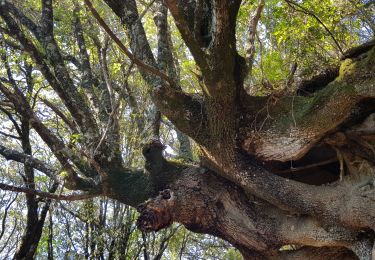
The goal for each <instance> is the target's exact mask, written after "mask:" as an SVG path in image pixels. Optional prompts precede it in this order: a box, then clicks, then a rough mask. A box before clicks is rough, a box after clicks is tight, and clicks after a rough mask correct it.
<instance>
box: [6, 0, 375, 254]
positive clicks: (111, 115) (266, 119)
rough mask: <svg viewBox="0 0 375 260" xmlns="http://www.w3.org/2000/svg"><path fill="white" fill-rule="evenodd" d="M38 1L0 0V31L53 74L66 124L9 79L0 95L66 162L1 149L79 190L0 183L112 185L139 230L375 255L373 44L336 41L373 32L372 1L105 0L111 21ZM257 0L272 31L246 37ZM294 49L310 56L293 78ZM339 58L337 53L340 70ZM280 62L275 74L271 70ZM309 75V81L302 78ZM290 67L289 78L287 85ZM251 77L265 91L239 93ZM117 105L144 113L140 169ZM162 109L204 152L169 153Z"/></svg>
mask: <svg viewBox="0 0 375 260" xmlns="http://www.w3.org/2000/svg"><path fill="white" fill-rule="evenodd" d="M40 2H41V5H39V4H36V3H35V2H33V1H31V4H30V3H18V2H15V3H13V2H9V1H2V5H1V6H0V16H1V18H2V25H1V27H0V30H1V33H2V41H3V44H5V45H6V46H8V47H10V48H12V49H13V50H15V51H16V52H18V53H22V54H24V53H25V54H27V55H28V56H29V57H31V58H32V60H33V63H34V64H35V65H36V66H37V68H38V69H37V72H36V74H37V75H38V77H41V78H42V81H43V84H46V85H48V87H47V88H46V89H45V90H44V91H45V92H44V95H45V97H44V98H43V99H42V98H40V99H41V100H42V101H43V102H44V106H45V107H48V108H49V109H51V110H52V111H53V112H54V113H56V115H58V116H59V118H60V119H61V120H62V122H63V123H60V124H61V127H63V128H64V130H63V133H64V134H65V136H59V132H58V131H54V130H53V129H50V128H49V127H47V125H46V123H43V122H42V120H41V116H40V115H38V114H37V111H38V110H37V109H36V108H35V107H32V106H30V104H29V103H28V101H27V97H26V96H25V94H24V93H23V92H22V91H21V89H20V87H18V86H12V85H11V84H10V83H11V82H9V80H6V79H1V81H0V91H1V93H2V94H3V96H2V103H1V106H2V107H4V109H6V111H12V112H13V113H16V114H17V115H19V116H20V118H27V120H28V122H29V124H30V126H31V127H32V128H33V129H34V130H35V131H36V132H37V133H38V135H39V136H40V138H41V139H42V140H43V141H44V143H45V144H46V145H47V146H48V147H49V149H50V150H51V152H52V153H53V154H54V156H55V157H56V159H57V160H58V162H59V163H60V167H62V170H61V171H59V170H57V169H54V168H53V167H52V166H51V165H48V164H46V163H44V162H43V161H41V160H40V159H38V158H36V157H32V156H30V154H27V153H21V152H18V151H16V150H14V149H10V148H8V147H5V146H1V149H0V153H1V154H2V155H3V156H4V157H5V158H7V159H10V160H15V161H18V162H21V163H24V164H27V165H28V166H29V167H32V168H34V169H36V170H38V171H40V172H43V173H45V174H46V175H47V176H49V177H50V178H52V179H55V180H56V181H59V180H60V183H61V185H62V186H64V187H65V188H67V189H70V190H77V191H81V192H82V193H80V194H78V195H77V194H73V195H64V194H59V195H58V194H51V193H48V192H42V191H39V190H35V189H34V188H33V187H31V188H30V187H28V188H22V187H15V186H11V185H7V184H4V183H3V184H1V188H2V189H8V190H14V191H22V192H25V193H27V194H32V195H34V196H35V195H36V196H41V197H47V198H53V199H66V200H74V199H81V198H86V197H94V196H107V197H109V198H112V199H116V200H118V201H120V202H122V203H124V204H126V205H129V206H132V207H137V209H138V211H139V212H140V217H139V219H138V227H139V228H140V229H141V230H143V231H158V230H160V229H162V228H165V227H168V226H169V225H171V223H172V222H178V223H181V224H183V225H184V226H185V227H187V228H188V229H189V230H192V231H194V232H198V233H205V234H211V235H214V236H217V237H220V238H223V239H224V240H226V241H228V242H230V243H232V244H233V245H234V246H235V247H236V248H237V249H239V250H240V251H241V253H242V255H243V256H244V258H245V259H263V258H266V259H284V258H285V259H301V258H302V259H305V258H306V259H355V258H356V257H358V258H360V259H371V257H374V256H373V255H374V253H373V251H374V250H375V249H374V247H373V246H374V229H375V226H374V225H375V224H374V223H375V207H374V200H375V190H374V186H375V185H374V182H375V178H374V176H375V175H374V174H375V173H374V169H375V168H374V159H373V158H374V149H373V142H374V110H375V107H374V104H375V102H374V94H375V93H374V91H375V88H374V75H375V66H374V63H375V49H374V45H375V44H374V41H371V42H369V43H367V44H364V45H362V46H360V47H358V48H354V49H350V50H349V51H347V52H345V49H347V46H353V45H354V44H355V43H357V42H360V41H355V40H352V39H351V37H345V35H347V33H348V31H349V35H354V34H356V33H359V32H361V33H362V32H363V31H364V28H370V29H369V30H370V31H369V32H370V35H371V28H373V24H374V19H373V17H372V16H371V8H372V6H373V2H360V1H349V2H350V3H351V4H352V5H351V8H350V10H352V12H353V13H354V14H355V15H353V14H350V16H349V15H348V14H345V13H344V12H343V11H342V13H341V14H340V15H341V16H340V15H338V17H337V20H335V19H332V20H330V19H331V18H330V17H331V16H330V14H332V12H338V11H340V10H345V8H343V7H341V9H340V7H339V6H335V5H334V4H330V5H329V7H330V8H331V9H329V8H327V9H329V10H328V11H327V12H325V10H323V9H321V8H320V9H319V8H318V7H317V1H303V2H302V3H300V2H293V1H289V0H288V1H285V2H279V1H271V2H272V3H271V4H269V5H266V4H265V3H264V1H260V3H259V5H256V4H252V3H242V1H240V0H230V1H219V0H210V1H209V0H206V1H201V0H197V1H179V0H165V1H152V2H151V3H150V4H148V5H146V6H145V7H144V9H143V11H142V12H140V6H141V4H140V3H136V1H135V0H127V1H114V0H105V1H104V2H105V3H106V4H107V6H108V7H109V8H110V9H111V10H112V12H113V13H114V14H115V15H116V16H117V17H118V18H119V23H117V22H116V21H111V23H110V24H109V23H108V22H106V21H104V20H103V18H102V17H103V13H104V12H105V10H106V12H108V9H106V8H107V7H106V6H103V5H100V7H99V8H97V9H95V8H94V7H93V5H92V3H91V2H90V1H88V0H85V8H86V9H87V11H90V12H91V14H92V15H88V14H87V13H85V12H84V10H85V9H84V8H83V6H81V5H80V4H78V3H74V10H71V9H72V8H70V7H69V2H68V1H63V2H62V4H60V3H57V2H56V3H53V1H51V0H41V1H40ZM140 2H142V1H140ZM349 2H348V5H349ZM96 4H97V5H99V3H96ZM254 6H255V7H254ZM288 7H289V8H290V9H288V10H289V12H291V13H288V14H289V15H290V14H292V15H295V17H296V18H295V19H290V24H287V25H286V26H283V27H282V29H280V27H278V25H277V24H276V22H277V19H276V18H275V17H277V18H280V21H286V20H288V19H287V18H282V17H283V15H285V13H287V11H285V10H284V9H283V8H288ZM246 8H248V10H247V9H246ZM148 9H152V12H153V13H154V22H155V27H154V32H155V33H156V35H157V37H156V39H151V40H150V39H148V37H147V33H146V29H147V28H146V26H145V23H143V22H142V18H143V16H144V15H145V13H147V12H148ZM263 9H264V10H265V13H266V18H267V19H264V21H263V24H262V25H263V29H264V30H266V32H265V34H266V35H267V31H273V32H278V34H279V38H277V37H276V36H277V35H276V36H275V34H272V35H270V36H268V38H267V40H266V41H264V42H262V41H261V40H260V38H261V37H262V36H261V34H258V35H257V31H256V28H257V24H258V23H259V20H260V19H261V14H262V11H263ZM252 10H254V13H252V12H251V11H252ZM353 10H354V11H353ZM358 10H359V11H358ZM369 10H370V11H369ZM65 12H70V15H68V16H67V15H66V14H65ZM168 12H169V13H170V15H171V16H172V17H173V19H174V24H175V26H176V28H177V29H178V32H179V34H180V36H179V37H176V36H173V37H172V33H175V30H173V29H172V28H173V27H172V26H173V24H170V23H169V22H170V21H169V20H168ZM241 12H242V13H241ZM244 14H245V16H246V18H245V20H246V21H247V20H250V32H249V34H250V37H249V38H248V39H249V44H248V45H245V46H246V47H248V48H247V55H245V54H244V51H245V52H246V50H244V49H243V47H242V46H239V44H238V43H239V42H241V41H243V38H244V37H245V38H246V39H247V36H248V35H247V33H246V30H244V26H243V25H241V26H240V25H239V24H238V21H240V20H241V19H244ZM249 14H250V15H251V17H250V19H249V18H248V16H249ZM297 14H298V15H297ZM327 14H328V15H327ZM357 14H360V15H359V16H360V17H362V18H361V19H362V20H361V21H365V23H366V25H368V27H363V26H362V24H360V25H359V27H355V26H351V27H350V28H349V29H347V27H346V24H345V22H341V21H350V22H351V23H355V22H356V21H358V19H357V20H356V18H355V17H356V15H357ZM71 17H73V19H71ZM348 17H349V18H348ZM94 18H95V20H94ZM271 18H272V19H271ZM298 19H300V21H298ZM96 22H98V24H99V25H100V27H99V26H98V25H97V24H96ZM293 23H295V24H293ZM302 23H306V28H305V27H303V26H301V24H302ZM67 24H71V25H72V27H73V28H74V29H73V30H71V29H70V26H68V25H67ZM108 24H109V25H108ZM299 27H302V29H306V30H307V31H309V32H311V33H307V34H306V35H307V36H306V38H303V37H302V36H301V35H297V36H298V37H292V36H293V35H292V34H288V33H285V32H286V31H287V30H289V29H293V28H294V29H295V30H296V31H297V29H301V28H299ZM100 28H102V31H101V29H100ZM122 28H124V29H125V32H126V37H127V39H123V38H124V37H123V34H122ZM355 28H359V29H358V30H355ZM333 29H335V30H337V31H339V32H340V30H342V31H344V32H346V34H345V33H337V32H336V31H334V30H333ZM236 30H237V31H236ZM103 31H105V33H103ZM289 33H290V32H289ZM372 33H373V32H372ZM337 34H339V35H341V36H342V39H339V38H338V37H337ZM116 35H119V36H116ZM280 35H281V36H280ZM312 36H314V37H316V38H315V40H314V41H313V43H314V44H316V45H317V46H318V45H319V44H320V43H321V42H324V43H325V44H323V47H322V49H323V50H325V51H326V52H327V53H328V55H331V56H333V58H332V59H328V58H327V57H326V55H325V54H322V52H320V51H316V50H315V49H314V51H311V50H309V48H308V47H309V45H308V42H310V39H311V37H312ZM282 37H284V38H282ZM288 37H290V38H291V40H290V41H291V42H292V44H289V46H288V48H287V51H285V52H279V53H272V52H269V53H267V54H266V55H264V54H262V50H261V51H260V54H256V50H257V47H258V48H259V49H261V48H264V46H261V45H262V44H267V45H271V46H277V45H278V44H282V43H284V44H285V45H286V42H287V40H286V38H288ZM257 38H258V40H259V41H258V43H257V41H256V39H257ZM348 38H349V39H350V40H348ZM353 38H354V37H353ZM280 39H281V40H280ZM359 39H363V37H359ZM278 41H279V42H278ZM293 41H294V42H293ZM124 42H126V43H124ZM327 42H328V43H329V44H327ZM176 43H181V44H184V45H186V47H187V49H188V53H187V54H186V56H185V60H187V61H189V60H190V61H191V62H193V61H194V63H195V66H192V67H191V69H190V75H195V77H196V79H194V80H193V81H190V83H192V84H193V89H192V88H191V87H189V86H188V84H186V82H184V80H185V81H186V79H184V77H185V76H186V71H181V70H180V68H179V66H178V63H179V58H178V57H179V55H181V54H180V53H175V49H174V48H175V47H174V44H176ZM294 43H295V44H294ZM297 43H298V45H301V46H302V47H296V45H297ZM127 45H129V46H130V47H129V49H128V48H127V47H126V46H127ZM327 46H329V48H328V47H327ZM292 47H294V48H292ZM182 48H184V47H182ZM245 49H246V48H245ZM268 50H269V51H271V50H272V49H271V48H269V49H268ZM109 52H110V54H109ZM241 52H242V55H241ZM305 53H308V54H309V55H311V56H314V55H315V54H314V53H318V54H319V56H318V58H316V57H315V58H316V60H314V62H315V63H312V64H310V66H302V67H303V69H302V70H300V71H299V75H298V76H295V73H296V71H297V66H301V65H303V64H302V63H301V60H303V59H302V58H301V55H305ZM123 54H125V55H126V56H127V57H128V58H129V59H125V58H124V56H123ZM155 54H156V55H155ZM271 54H272V55H271ZM267 55H269V56H267ZM315 56H317V55H315ZM320 56H322V58H319V57H320ZM338 56H341V57H342V60H343V61H342V64H341V67H340V68H338V67H337V66H338V65H337V57H338ZM323 58H324V59H325V63H326V64H325V63H324V62H323V61H322V59H323ZM284 59H285V60H287V59H289V60H291V61H293V64H295V65H293V66H291V70H290V71H287V70H285V69H284V70H282V69H281V70H280V73H278V74H274V75H271V74H270V75H271V76H272V77H270V78H268V77H267V75H266V73H265V72H266V71H265V67H266V66H265V64H266V65H267V60H268V61H269V62H275V60H276V61H277V60H279V61H280V62H282V61H283V60H284ZM124 60H125V61H124ZM129 60H130V62H129ZM310 61H311V60H310ZM256 63H259V64H260V65H259V66H257V67H256V66H255V65H257V64H256ZM319 64H324V65H327V66H328V65H329V66H330V67H329V69H327V70H324V71H323V73H318V74H316V75H314V74H313V73H312V72H311V69H312V68H314V67H316V66H319ZM279 65H281V64H279ZM135 67H136V68H137V70H138V71H139V73H140V75H141V77H142V80H140V79H139V78H136V77H137V75H136V76H134V78H135V79H134V78H133V79H132V80H129V77H130V75H131V74H133V73H135V72H134V69H135ZM250 68H252V69H251V70H250ZM250 71H251V74H250V75H249V72H250ZM285 71H286V72H285ZM268 72H270V70H268ZM257 73H259V74H261V76H258V77H257ZM283 73H284V74H287V75H286V76H287V78H286V80H285V81H286V83H287V84H286V86H285V85H283V84H281V83H280V80H279V76H280V75H283ZM288 74H289V75H288ZM306 74H309V75H311V77H310V78H309V79H306V78H305V77H304V76H305V75H306ZM298 78H301V80H299V81H300V82H295V83H293V81H295V80H294V79H298ZM296 81H298V80H296ZM257 82H260V85H261V86H262V87H261V93H260V94H262V95H251V94H249V93H251V87H252V86H250V90H249V86H248V85H246V84H252V85H253V86H254V85H255V84H257ZM134 83H136V84H138V85H141V84H146V86H147V87H146V88H147V92H148V93H149V96H150V98H151V100H152V103H153V104H154V105H152V106H151V108H150V109H145V110H144V115H145V117H144V118H140V117H139V114H140V113H142V112H141V111H142V109H141V107H140V105H139V104H140V100H142V99H147V98H144V97H141V96H138V95H134V93H136V91H139V90H136V88H134V86H132V85H131V84H134ZM280 89H282V90H280ZM41 91H43V89H42V90H41ZM269 92H271V94H269V95H264V94H267V93H269ZM258 94H259V93H258ZM47 96H49V97H50V98H46V97H47ZM51 97H54V98H56V99H55V100H52V98H51ZM57 97H58V99H57ZM60 102H61V103H62V104H63V105H64V108H63V109H62V107H61V104H60ZM146 102H148V101H146ZM127 104H129V107H131V111H135V112H136V113H139V114H136V116H135V118H134V122H135V123H136V124H137V128H138V131H139V132H138V133H139V134H140V135H142V136H144V137H145V139H146V138H148V141H147V142H146V143H145V144H144V146H143V149H142V153H143V155H144V158H145V164H144V169H140V170H134V169H132V168H130V167H125V163H124V161H123V154H124V153H126V152H128V151H127V150H126V149H125V148H124V147H123V145H122V144H123V143H124V140H126V138H125V133H126V132H125V131H124V129H125V128H124V126H123V124H122V120H123V116H124V114H126V113H128V111H129V110H127ZM65 109H66V110H67V111H64V110H65ZM161 115H162V116H163V117H162V116H161ZM166 120H168V121H169V122H170V123H171V124H172V125H173V126H174V127H176V128H177V129H178V136H179V137H180V138H179V140H180V147H181V148H182V147H185V148H186V149H185V151H187V153H186V154H187V156H185V159H186V158H187V157H190V158H191V152H190V151H189V148H188V147H190V144H189V142H188V139H187V137H186V136H185V135H187V136H189V137H190V138H191V139H192V140H193V141H194V142H195V144H196V146H197V147H198V148H199V150H200V163H199V164H194V163H192V162H191V161H190V162H189V161H187V160H185V161H184V162H180V161H178V160H177V161H176V160H169V159H168V158H166V156H165V153H163V150H164V149H165V146H164V144H163V143H162V141H161V137H160V125H161V122H162V121H166ZM163 124H168V123H163ZM145 125H148V126H147V127H145ZM148 132H150V133H148ZM125 142H126V141H125ZM291 162H293V163H294V165H292V166H291V167H290V163H291ZM295 172H297V173H296V174H294V173H295ZM62 175H64V176H62ZM62 177H64V180H63V181H62V180H61V179H62ZM149 198H152V199H149ZM285 246H287V247H285ZM281 248H283V249H285V248H289V249H291V250H279V249H281Z"/></svg>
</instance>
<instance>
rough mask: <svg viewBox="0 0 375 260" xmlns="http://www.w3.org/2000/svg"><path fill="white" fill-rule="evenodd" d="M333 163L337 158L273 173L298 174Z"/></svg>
mask: <svg viewBox="0 0 375 260" xmlns="http://www.w3.org/2000/svg"><path fill="white" fill-rule="evenodd" d="M334 162H337V158H336V157H335V158H332V159H329V160H326V161H323V162H318V163H313V164H309V165H306V166H302V167H293V168H290V169H287V170H282V171H274V173H289V172H299V171H303V170H306V169H311V168H315V167H318V166H323V165H327V164H330V163H334Z"/></svg>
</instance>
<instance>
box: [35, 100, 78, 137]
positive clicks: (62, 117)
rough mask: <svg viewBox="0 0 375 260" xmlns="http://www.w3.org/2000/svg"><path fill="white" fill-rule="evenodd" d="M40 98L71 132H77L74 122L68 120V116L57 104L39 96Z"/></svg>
mask: <svg viewBox="0 0 375 260" xmlns="http://www.w3.org/2000/svg"><path fill="white" fill-rule="evenodd" d="M41 100H42V102H43V103H44V104H45V105H46V106H48V107H49V108H50V109H52V111H53V112H55V114H56V115H58V116H59V117H60V118H61V119H62V120H63V121H64V122H65V124H67V125H68V126H69V128H70V129H71V130H72V131H73V132H75V133H78V130H77V128H76V126H75V125H74V123H73V122H72V121H70V120H69V119H68V117H67V116H66V115H65V114H64V113H63V112H62V111H61V110H60V109H59V108H58V107H57V106H55V105H54V104H52V102H50V101H48V100H47V99H44V98H41Z"/></svg>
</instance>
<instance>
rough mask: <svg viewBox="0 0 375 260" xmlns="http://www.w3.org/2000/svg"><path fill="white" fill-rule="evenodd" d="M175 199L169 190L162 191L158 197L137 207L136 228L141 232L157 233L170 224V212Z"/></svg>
mask: <svg viewBox="0 0 375 260" xmlns="http://www.w3.org/2000/svg"><path fill="white" fill-rule="evenodd" d="M174 205H175V197H174V194H173V192H172V191H171V190H169V189H167V190H163V191H161V192H159V195H158V196H157V197H156V198H154V199H150V200H148V201H146V202H145V203H143V204H141V205H139V206H138V208H137V211H138V212H139V213H140V216H139V218H138V220H137V226H138V228H139V229H140V230H142V231H143V232H151V231H158V230H160V229H162V228H166V227H168V226H169V225H171V224H172V222H173V219H172V210H173V207H174Z"/></svg>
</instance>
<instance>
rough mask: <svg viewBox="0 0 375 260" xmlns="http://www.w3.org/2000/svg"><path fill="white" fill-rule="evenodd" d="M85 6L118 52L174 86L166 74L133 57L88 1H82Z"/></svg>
mask: <svg viewBox="0 0 375 260" xmlns="http://www.w3.org/2000/svg"><path fill="white" fill-rule="evenodd" d="M84 1H85V4H86V5H87V7H88V8H89V10H90V11H91V13H92V15H93V16H94V17H95V19H96V20H97V21H98V23H99V25H100V26H101V27H102V28H103V29H104V30H105V31H106V32H107V34H108V35H109V36H110V37H111V39H112V40H113V41H114V42H115V43H116V44H117V46H118V47H119V48H120V50H121V51H122V52H123V53H124V54H125V55H126V56H128V58H129V59H130V60H131V61H132V62H134V64H136V65H137V66H138V67H139V68H140V69H142V70H145V71H147V72H150V73H152V74H154V75H155V76H158V77H159V78H161V79H163V80H165V81H166V82H168V83H169V85H170V86H174V85H175V83H174V81H173V80H172V79H171V78H170V77H168V76H167V75H166V74H164V73H162V72H161V71H159V70H158V69H156V68H154V67H153V66H150V65H148V64H146V63H144V62H143V61H141V60H140V59H138V58H137V57H135V56H134V55H133V54H132V53H131V52H130V51H129V50H128V49H127V48H126V47H125V45H124V44H123V43H122V42H121V40H120V39H119V38H118V37H117V36H116V35H115V33H114V32H113V31H112V30H111V29H110V28H109V26H108V25H107V24H106V22H105V21H104V20H103V18H101V17H100V15H99V13H98V12H97V11H96V9H95V8H94V6H93V5H92V3H91V2H90V1H89V0H84Z"/></svg>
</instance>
